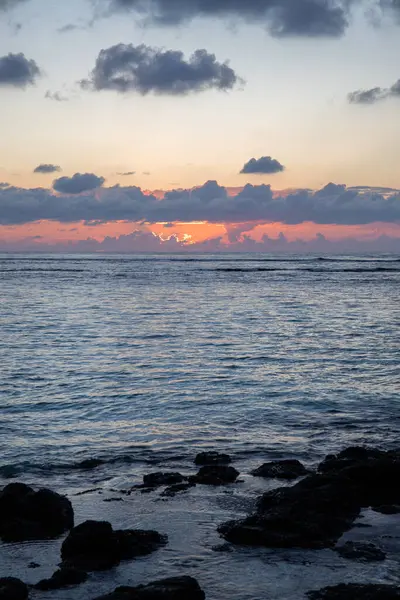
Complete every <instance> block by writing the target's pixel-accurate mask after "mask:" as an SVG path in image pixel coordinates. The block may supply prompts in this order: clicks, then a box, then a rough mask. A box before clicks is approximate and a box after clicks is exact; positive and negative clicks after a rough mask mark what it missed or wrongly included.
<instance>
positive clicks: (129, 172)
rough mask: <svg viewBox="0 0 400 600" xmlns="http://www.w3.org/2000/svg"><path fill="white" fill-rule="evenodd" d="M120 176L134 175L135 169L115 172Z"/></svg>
mask: <svg viewBox="0 0 400 600" xmlns="http://www.w3.org/2000/svg"><path fill="white" fill-rule="evenodd" d="M117 175H120V176H121V177H129V175H136V171H125V173H117Z"/></svg>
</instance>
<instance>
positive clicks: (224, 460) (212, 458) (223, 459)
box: [194, 451, 232, 467]
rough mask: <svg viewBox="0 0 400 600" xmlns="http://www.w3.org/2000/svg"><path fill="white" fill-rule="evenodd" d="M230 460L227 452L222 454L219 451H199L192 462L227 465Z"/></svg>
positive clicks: (202, 464)
mask: <svg viewBox="0 0 400 600" xmlns="http://www.w3.org/2000/svg"><path fill="white" fill-rule="evenodd" d="M231 462H232V459H231V457H230V456H229V454H222V453H220V452H215V451H210V452H200V453H199V454H198V455H197V456H196V458H195V459H194V464H195V465H198V466H199V467H200V466H204V465H229V464H230V463H231Z"/></svg>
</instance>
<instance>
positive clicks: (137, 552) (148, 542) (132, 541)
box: [115, 529, 168, 560]
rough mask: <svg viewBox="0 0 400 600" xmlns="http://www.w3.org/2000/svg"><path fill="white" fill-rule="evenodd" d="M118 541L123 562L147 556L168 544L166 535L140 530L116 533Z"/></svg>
mask: <svg viewBox="0 0 400 600" xmlns="http://www.w3.org/2000/svg"><path fill="white" fill-rule="evenodd" d="M115 537H116V539H117V541H118V547H119V555H120V559H121V560H130V559H132V558H136V557H137V556H146V555H147V554H151V553H152V552H155V551H156V550H158V549H159V548H161V546H165V544H166V543H167V542H168V538H167V536H166V535H161V534H160V533H158V532H157V531H151V530H150V531H143V530H140V529H126V530H119V531H116V532H115Z"/></svg>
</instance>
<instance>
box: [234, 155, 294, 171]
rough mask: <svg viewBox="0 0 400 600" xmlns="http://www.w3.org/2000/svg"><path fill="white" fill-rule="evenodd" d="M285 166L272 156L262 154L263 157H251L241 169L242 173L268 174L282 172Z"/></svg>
mask: <svg viewBox="0 0 400 600" xmlns="http://www.w3.org/2000/svg"><path fill="white" fill-rule="evenodd" d="M284 170H285V167H284V166H283V165H281V163H280V162H279V161H277V160H276V159H275V158H271V157H270V156H262V157H261V158H251V159H250V160H249V161H248V162H247V163H246V164H245V165H244V167H243V169H242V170H241V171H240V172H241V173H242V174H246V175H248V174H253V173H258V174H268V175H272V174H274V173H281V172H282V171H284Z"/></svg>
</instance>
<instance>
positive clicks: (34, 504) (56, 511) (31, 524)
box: [0, 483, 74, 542]
mask: <svg viewBox="0 0 400 600" xmlns="http://www.w3.org/2000/svg"><path fill="white" fill-rule="evenodd" d="M73 526H74V511H73V509H72V504H71V502H70V501H69V500H68V498H66V497H65V496H61V495H60V494H57V493H56V492H52V491H51V490H48V489H40V490H38V491H37V492H35V491H34V490H33V489H32V488H31V487H29V486H28V485H25V484H24V483H10V484H9V485H7V486H6V487H5V488H4V489H3V490H2V491H1V492H0V538H1V539H2V540H3V541H4V542H22V541H25V540H40V539H48V538H53V537H57V536H58V535H61V534H62V533H64V532H65V531H67V530H68V529H71V527H73Z"/></svg>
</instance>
